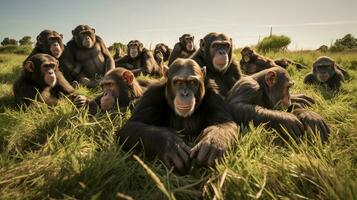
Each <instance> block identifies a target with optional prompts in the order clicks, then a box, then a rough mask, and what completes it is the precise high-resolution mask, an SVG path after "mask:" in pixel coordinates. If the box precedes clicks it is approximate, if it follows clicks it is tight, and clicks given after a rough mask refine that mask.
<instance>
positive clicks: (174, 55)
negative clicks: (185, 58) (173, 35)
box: [168, 43, 182, 66]
mask: <svg viewBox="0 0 357 200" xmlns="http://www.w3.org/2000/svg"><path fill="white" fill-rule="evenodd" d="M181 50H182V49H181V45H180V43H176V44H175V46H174V49H173V50H172V52H171V54H170V56H169V62H168V65H169V66H170V65H171V64H172V63H173V62H174V61H175V60H176V58H178V57H179V56H180V54H181Z"/></svg>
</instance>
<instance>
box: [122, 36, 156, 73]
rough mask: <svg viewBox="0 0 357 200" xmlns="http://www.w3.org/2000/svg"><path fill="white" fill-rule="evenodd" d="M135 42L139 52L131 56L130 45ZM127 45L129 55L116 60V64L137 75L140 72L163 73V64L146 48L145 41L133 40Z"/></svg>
mask: <svg viewBox="0 0 357 200" xmlns="http://www.w3.org/2000/svg"><path fill="white" fill-rule="evenodd" d="M134 43H135V44H137V45H138V46H139V53H138V55H137V56H136V57H135V58H131V57H130V55H129V53H130V52H129V46H130V45H131V44H134ZM127 46H128V50H127V55H125V56H123V57H122V58H120V59H119V60H117V61H116V63H115V65H116V66H117V67H124V68H126V69H129V70H132V72H133V73H134V75H136V76H137V75H139V74H140V73H142V74H144V75H151V76H159V77H161V76H162V75H163V69H162V66H160V65H158V63H157V62H156V61H155V59H154V56H153V54H152V52H151V51H149V50H148V49H146V48H144V46H143V43H141V42H140V41H138V40H131V41H130V42H129V43H128V45H127Z"/></svg>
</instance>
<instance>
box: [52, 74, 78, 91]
mask: <svg viewBox="0 0 357 200" xmlns="http://www.w3.org/2000/svg"><path fill="white" fill-rule="evenodd" d="M56 78H57V83H56V86H58V87H59V89H60V91H59V92H62V93H63V94H65V95H67V94H71V93H73V92H74V88H73V87H72V85H71V84H69V83H68V81H67V80H66V78H65V77H64V76H63V74H62V72H61V71H60V70H56Z"/></svg>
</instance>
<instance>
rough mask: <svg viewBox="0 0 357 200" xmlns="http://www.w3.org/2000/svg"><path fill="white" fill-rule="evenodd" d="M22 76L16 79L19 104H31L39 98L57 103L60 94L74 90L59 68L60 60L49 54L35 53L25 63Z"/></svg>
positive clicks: (16, 97)
mask: <svg viewBox="0 0 357 200" xmlns="http://www.w3.org/2000/svg"><path fill="white" fill-rule="evenodd" d="M23 67H24V68H23V70H22V72H21V75H20V77H19V78H18V79H17V80H16V81H15V83H14V86H13V91H14V95H15V102H16V103H17V104H19V105H20V104H22V103H25V104H26V105H29V104H30V102H31V100H39V101H42V102H44V103H46V104H48V105H51V106H53V105H56V104H57V101H58V98H59V94H60V93H63V94H65V95H67V94H71V93H73V92H74V88H73V87H72V86H71V85H70V84H69V83H68V82H67V81H66V80H65V78H64V77H63V75H62V73H61V72H59V69H58V60H57V59H56V58H54V57H52V56H50V55H48V54H35V55H33V56H31V57H30V58H29V59H27V61H26V62H25V63H24V66H23Z"/></svg>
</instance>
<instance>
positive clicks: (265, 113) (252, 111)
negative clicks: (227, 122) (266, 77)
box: [227, 77, 304, 136]
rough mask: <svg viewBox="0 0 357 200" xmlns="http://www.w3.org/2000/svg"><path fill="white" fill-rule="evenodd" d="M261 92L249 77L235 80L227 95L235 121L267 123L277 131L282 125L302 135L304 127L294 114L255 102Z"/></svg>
mask: <svg viewBox="0 0 357 200" xmlns="http://www.w3.org/2000/svg"><path fill="white" fill-rule="evenodd" d="M261 93H262V91H261V89H260V86H259V84H258V83H257V82H256V81H255V80H253V79H251V78H250V77H245V78H244V79H241V80H240V81H238V82H237V84H236V85H235V86H234V88H233V89H232V90H231V91H230V94H229V95H228V97H227V102H228V104H229V107H230V110H231V111H232V114H233V117H234V119H235V121H236V122H237V123H238V124H244V125H247V124H248V123H249V122H250V121H252V122H253V124H254V125H255V126H257V125H259V124H261V123H267V125H268V126H269V127H272V128H274V129H276V130H278V131H279V132H282V130H281V127H280V125H283V126H284V127H285V128H286V129H287V130H288V132H290V133H293V134H295V135H296V136H300V135H302V134H303V132H304V127H303V125H302V123H301V122H300V121H299V120H298V119H297V117H296V116H295V115H293V114H291V113H287V112H282V111H277V110H270V109H267V108H264V107H263V106H264V105H257V104H260V103H257V102H259V101H262V98H263V97H262V95H261ZM282 133H283V132H282Z"/></svg>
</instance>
